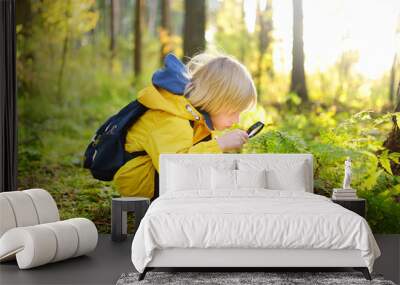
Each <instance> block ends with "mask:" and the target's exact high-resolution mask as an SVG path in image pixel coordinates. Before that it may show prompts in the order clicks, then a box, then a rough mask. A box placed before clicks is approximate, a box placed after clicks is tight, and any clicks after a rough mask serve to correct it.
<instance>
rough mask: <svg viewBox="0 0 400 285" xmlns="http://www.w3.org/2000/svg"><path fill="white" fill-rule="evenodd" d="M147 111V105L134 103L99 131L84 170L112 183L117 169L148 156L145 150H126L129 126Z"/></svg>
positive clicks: (87, 150)
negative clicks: (133, 160)
mask: <svg viewBox="0 0 400 285" xmlns="http://www.w3.org/2000/svg"><path fill="white" fill-rule="evenodd" d="M147 110H148V108H147V107H146V106H144V105H142V104H140V102H139V101H137V100H134V101H132V102H131V103H129V104H128V105H126V106H125V107H124V108H122V109H121V110H120V111H119V112H118V113H117V114H115V115H113V116H112V117H110V118H109V119H108V120H107V121H106V122H105V123H104V124H103V125H101V127H100V128H99V129H98V130H97V131H96V134H95V135H94V136H93V138H92V140H91V142H90V143H89V145H88V146H87V148H86V151H85V155H84V162H83V167H84V168H87V169H89V170H90V172H91V173H92V176H93V177H94V178H96V179H99V180H102V181H111V180H113V178H114V174H115V173H116V172H117V170H118V169H119V168H120V167H121V166H122V165H124V164H125V163H126V162H127V161H129V160H131V159H133V158H135V157H137V156H140V155H146V152H145V151H138V152H133V153H129V152H127V151H125V139H126V134H127V132H128V129H129V127H130V126H132V124H134V123H135V121H136V120H137V119H138V118H139V117H140V116H142V115H143V114H144V113H145V112H146V111H147Z"/></svg>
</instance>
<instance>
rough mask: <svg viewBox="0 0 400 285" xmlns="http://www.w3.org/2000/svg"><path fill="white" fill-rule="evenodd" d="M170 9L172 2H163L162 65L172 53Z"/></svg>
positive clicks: (164, 0) (167, 0)
mask: <svg viewBox="0 0 400 285" xmlns="http://www.w3.org/2000/svg"><path fill="white" fill-rule="evenodd" d="M170 9H171V8H170V1H169V0H161V30H160V40H161V51H160V54H161V56H160V59H161V65H162V64H163V62H164V57H165V55H166V54H168V53H169V52H170V51H171V47H170V36H171V11H170Z"/></svg>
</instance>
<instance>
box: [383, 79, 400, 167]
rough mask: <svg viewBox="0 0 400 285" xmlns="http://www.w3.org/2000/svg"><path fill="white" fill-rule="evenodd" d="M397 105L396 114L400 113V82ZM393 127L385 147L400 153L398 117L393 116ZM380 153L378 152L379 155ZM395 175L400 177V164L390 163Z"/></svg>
mask: <svg viewBox="0 0 400 285" xmlns="http://www.w3.org/2000/svg"><path fill="white" fill-rule="evenodd" d="M396 97H397V104H396V108H395V109H394V112H400V82H399V84H398V87H397V96H396ZM392 122H393V127H392V130H391V132H390V133H389V135H388V137H387V139H386V140H385V142H384V143H383V146H384V147H385V148H386V149H388V150H389V153H391V152H400V128H399V124H398V122H397V117H396V115H393V116H392ZM379 153H380V152H378V154H379ZM390 165H391V168H392V173H393V175H400V164H396V163H394V162H393V161H390Z"/></svg>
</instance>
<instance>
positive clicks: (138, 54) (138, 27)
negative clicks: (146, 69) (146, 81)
mask: <svg viewBox="0 0 400 285" xmlns="http://www.w3.org/2000/svg"><path fill="white" fill-rule="evenodd" d="M142 12H143V0H136V7H135V48H134V59H135V63H134V73H135V76H136V77H137V76H139V75H140V73H141V72H142V28H143V27H142V25H143V19H142V17H143V16H142V14H143V13H142Z"/></svg>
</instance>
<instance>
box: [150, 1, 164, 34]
mask: <svg viewBox="0 0 400 285" xmlns="http://www.w3.org/2000/svg"><path fill="white" fill-rule="evenodd" d="M161 1H163V0H161ZM147 3H148V9H146V10H147V13H146V14H147V21H146V27H147V29H146V31H147V32H148V33H149V34H151V35H152V36H153V37H157V13H158V1H156V0H152V1H147Z"/></svg>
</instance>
